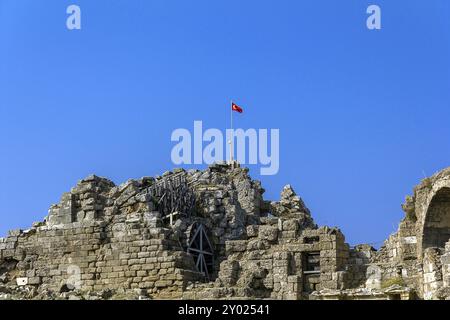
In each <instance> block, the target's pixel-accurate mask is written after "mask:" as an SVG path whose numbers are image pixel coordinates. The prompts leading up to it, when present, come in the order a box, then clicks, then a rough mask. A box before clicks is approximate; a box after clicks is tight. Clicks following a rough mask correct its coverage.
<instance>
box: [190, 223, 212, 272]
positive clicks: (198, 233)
mask: <svg viewBox="0 0 450 320" xmlns="http://www.w3.org/2000/svg"><path fill="white" fill-rule="evenodd" d="M190 229H191V230H190V236H189V239H188V241H189V242H188V248H187V252H188V253H190V254H191V255H192V257H193V258H194V263H195V268H196V269H197V271H198V272H200V273H202V274H203V275H204V277H205V280H207V281H209V280H211V278H212V275H213V272H214V250H213V246H212V244H211V241H210V240H209V237H208V232H207V231H208V230H207V229H206V227H205V226H204V225H203V224H202V223H194V224H193V225H192V226H191V228H190Z"/></svg>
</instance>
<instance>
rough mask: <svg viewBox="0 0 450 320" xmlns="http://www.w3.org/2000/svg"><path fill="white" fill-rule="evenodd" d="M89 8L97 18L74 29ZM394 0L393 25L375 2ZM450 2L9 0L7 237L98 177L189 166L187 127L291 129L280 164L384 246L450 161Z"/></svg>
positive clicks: (3, 168)
mask: <svg viewBox="0 0 450 320" xmlns="http://www.w3.org/2000/svg"><path fill="white" fill-rule="evenodd" d="M70 4H78V5H79V6H80V7H81V10H82V30H79V31H69V30H67V28H66V17H67V14H66V8H67V6H68V5H70ZM369 4H378V5H379V6H381V9H382V30H380V31H369V30H368V29H367V28H366V17H367V14H366V8H367V7H368V5H369ZM449 40H450V1H448V0H427V1H425V0H421V1H413V0H408V1H406V0H402V1H400V0H396V1H381V0H372V1H364V0H353V1H336V0H310V1H299V0H290V1H287V0H284V1H273V0H272V1H266V0H258V1H242V0H239V1H238V0H227V1H222V0H220V1H219V0H217V1H210V0H201V1H200V0H193V1H184V0H183V1H182V0H170V1H168V0H158V1H144V0H140V1H138V0H121V1H100V0H95V1H92V0H71V1H65V0H0V150H1V156H0V235H1V234H5V233H6V231H7V230H8V229H12V228H17V227H21V228H26V227H28V226H30V225H31V223H32V222H33V221H38V220H41V219H42V218H44V216H46V214H47V209H48V207H49V206H50V205H51V204H52V203H56V202H58V201H59V198H60V196H61V194H62V193H63V192H65V191H69V190H70V188H71V187H72V186H74V185H75V184H76V182H77V181H78V180H80V179H82V178H83V177H85V176H87V175H88V174H90V173H96V174H98V175H101V176H105V177H109V178H111V179H112V180H113V181H115V182H116V183H121V182H124V181H125V180H127V179H128V178H139V177H141V176H146V175H155V174H158V173H161V172H163V171H165V170H167V169H170V168H172V167H173V165H172V163H171V159H170V151H171V148H172V147H173V143H172V142H171V141H170V135H171V133H172V130H174V129H176V128H192V126H193V121H194V120H203V122H204V125H205V126H206V127H214V128H222V129H225V127H226V126H227V124H228V117H229V110H228V108H229V105H228V104H229V100H230V98H234V99H236V101H238V102H239V103H240V104H241V105H242V106H243V107H244V108H245V113H244V114H243V115H242V116H239V117H238V118H236V125H237V126H239V127H242V128H279V129H280V135H281V151H280V152H281V155H280V161H281V164H280V172H279V174H278V175H276V176H272V177H258V174H257V173H258V170H256V169H257V168H252V171H251V172H252V173H253V174H254V177H255V178H261V179H262V181H263V184H264V186H265V188H266V189H267V193H266V198H267V199H278V198H279V193H280V190H281V189H282V187H283V185H285V184H287V183H291V184H292V185H293V186H294V187H295V189H296V190H297V192H298V193H299V194H300V195H301V196H302V197H303V199H304V200H305V202H306V204H307V205H308V206H309V207H310V209H311V210H312V212H313V216H314V218H315V220H316V221H317V222H318V223H319V224H327V225H332V226H333V225H337V226H339V227H341V229H342V230H343V231H344V233H345V234H346V238H347V240H348V242H350V243H351V244H356V243H361V242H369V243H376V244H377V245H379V244H380V242H381V241H382V240H384V239H385V238H386V237H387V236H388V235H389V234H390V233H391V232H393V231H394V229H395V228H396V227H397V225H398V222H399V221H400V220H401V219H402V217H403V213H402V211H401V208H400V205H401V203H402V202H403V199H404V197H405V196H406V195H407V194H410V193H411V192H412V188H413V186H414V185H415V184H417V183H419V182H420V180H421V179H422V178H423V176H424V173H425V174H427V175H431V174H433V173H434V172H436V171H437V170H440V169H442V168H444V167H447V166H449V165H450V141H449V140H450V121H449V119H450V45H449V42H450V41H449Z"/></svg>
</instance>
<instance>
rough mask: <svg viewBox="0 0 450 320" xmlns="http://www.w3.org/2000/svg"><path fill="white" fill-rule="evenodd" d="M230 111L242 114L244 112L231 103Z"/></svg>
mask: <svg viewBox="0 0 450 320" xmlns="http://www.w3.org/2000/svg"><path fill="white" fill-rule="evenodd" d="M231 110H233V111H236V112H239V113H242V112H244V110H243V109H242V108H241V107H239V106H238V105H237V104H235V103H234V102H232V103H231Z"/></svg>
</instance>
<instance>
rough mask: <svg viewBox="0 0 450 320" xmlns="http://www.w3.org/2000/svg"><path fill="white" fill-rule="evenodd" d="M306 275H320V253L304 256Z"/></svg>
mask: <svg viewBox="0 0 450 320" xmlns="http://www.w3.org/2000/svg"><path fill="white" fill-rule="evenodd" d="M303 272H304V273H310V274H311V273H320V252H310V253H306V254H305V256H304V268H303Z"/></svg>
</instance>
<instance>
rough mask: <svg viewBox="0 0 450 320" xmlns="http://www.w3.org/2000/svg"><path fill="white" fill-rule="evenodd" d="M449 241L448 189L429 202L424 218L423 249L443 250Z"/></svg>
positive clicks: (449, 193)
mask: <svg viewBox="0 0 450 320" xmlns="http://www.w3.org/2000/svg"><path fill="white" fill-rule="evenodd" d="M449 239H450V188H442V189H441V190H439V191H438V192H437V193H436V195H435V196H434V197H433V199H432V200H431V203H430V206H429V207H428V212H427V215H426V217H425V225H424V232H423V249H426V248H430V247H437V248H443V247H445V243H446V242H447V241H448V240H449Z"/></svg>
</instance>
